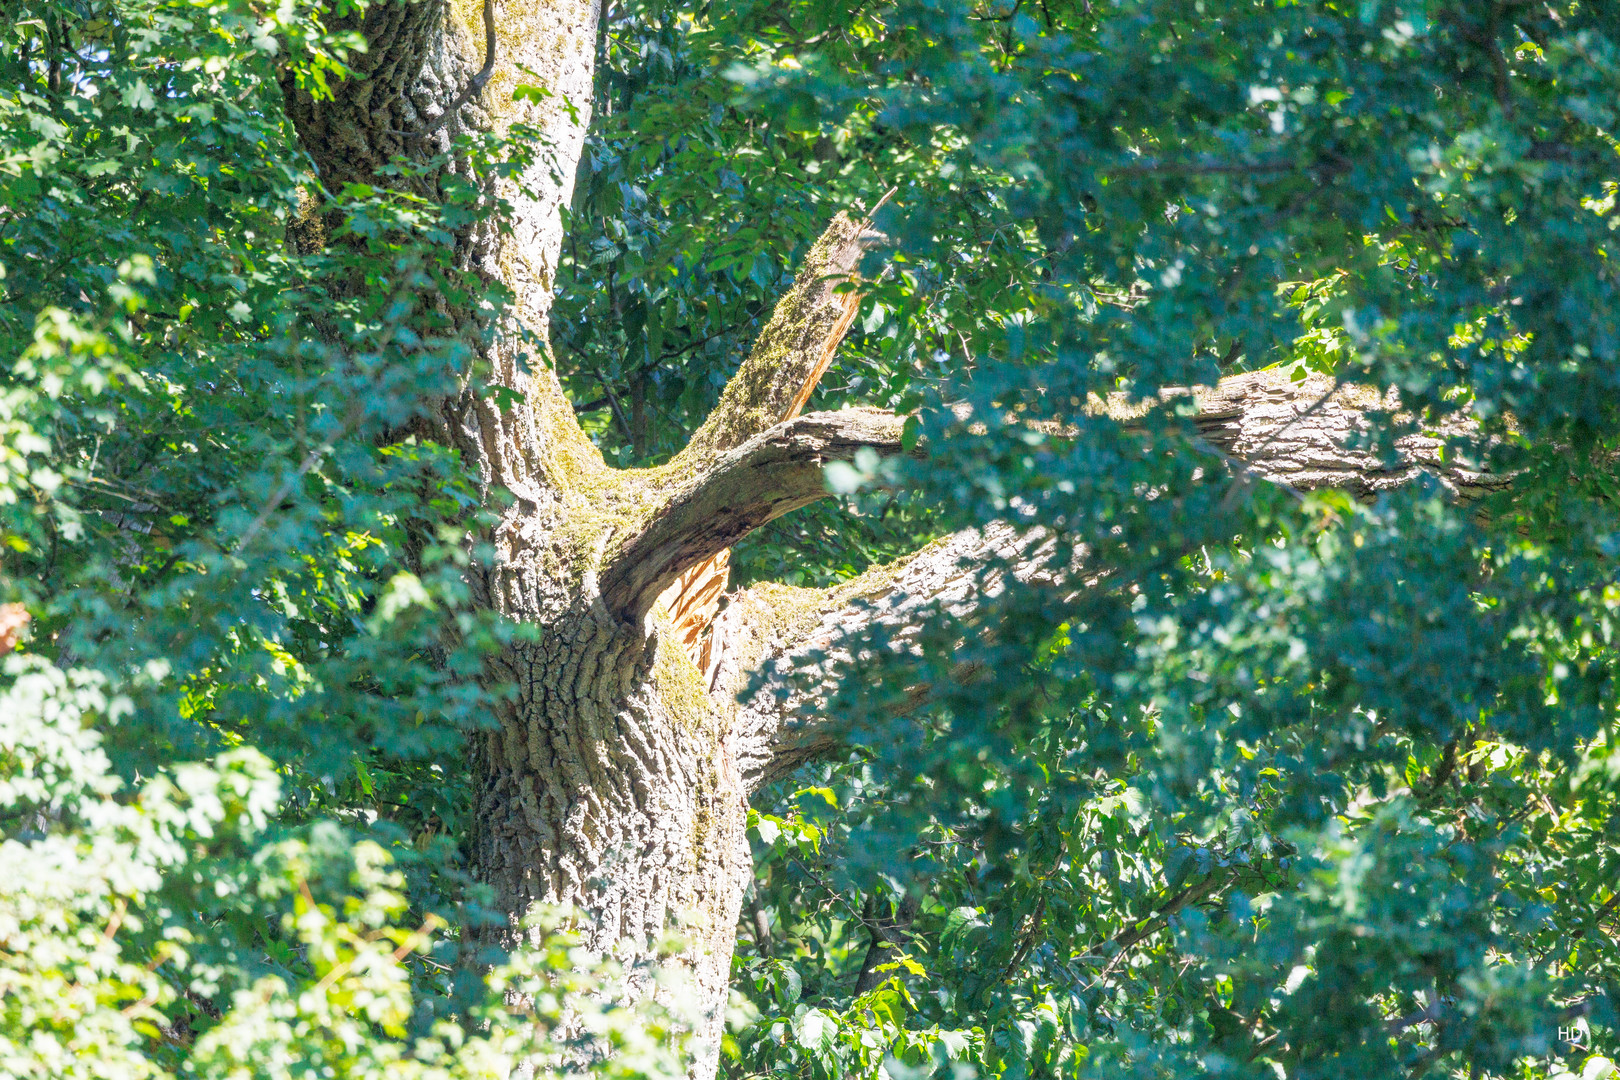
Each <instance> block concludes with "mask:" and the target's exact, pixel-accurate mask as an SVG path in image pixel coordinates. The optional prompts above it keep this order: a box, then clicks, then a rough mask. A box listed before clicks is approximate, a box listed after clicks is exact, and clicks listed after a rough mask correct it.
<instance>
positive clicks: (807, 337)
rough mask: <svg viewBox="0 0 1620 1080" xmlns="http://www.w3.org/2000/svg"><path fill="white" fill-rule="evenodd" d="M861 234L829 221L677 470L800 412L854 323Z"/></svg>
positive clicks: (862, 229) (856, 226)
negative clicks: (855, 280)
mask: <svg viewBox="0 0 1620 1080" xmlns="http://www.w3.org/2000/svg"><path fill="white" fill-rule="evenodd" d="M866 226H867V223H866V222H863V221H854V220H851V218H850V217H849V215H847V214H844V213H839V214H838V215H837V216H836V217H834V218H833V220H832V224H831V225H828V226H827V231H826V232H824V233H822V235H821V239H820V240H817V241H816V243H815V246H813V247H812V248H811V249H810V252H809V254H808V255H806V256H805V260H804V266H803V267H802V268H801V269H800V270H799V275H798V277H797V278H795V279H794V282H793V287H792V288H791V289H789V290H788V292H787V294H786V295H785V296H783V297H782V299H781V300H779V301H777V304H776V310H775V311H774V312H773V313H772V314H771V319H770V321H769V322H768V323H766V324H765V329H764V330H763V331H761V332H760V335H759V340H758V341H756V342H755V343H754V350H753V352H751V353H750V354H749V356H748V359H747V360H745V361H743V365H742V367H741V368H739V369H738V370H737V374H736V375H734V376H732V378H731V381H730V382H729V383H727V384H726V389H725V391H724V392H723V393H722V394H721V395H720V403H719V404H718V405H716V406H715V408H714V411H713V412H712V413H710V414H709V418H708V419H707V420H706V421H704V423H703V426H702V427H701V428H699V429H698V431H697V433H696V434H695V435H693V436H692V440H691V442H689V443H688V444H687V447H686V449H685V450H683V451H682V452H681V455H680V457H679V458H677V459H676V461H677V462H678V463H684V464H686V465H688V466H692V465H700V464H702V463H704V462H707V461H709V460H712V459H713V458H715V457H717V456H719V455H720V454H723V453H725V452H726V451H727V450H731V449H734V448H735V447H738V446H741V445H742V444H743V443H744V442H746V441H748V440H749V439H750V438H752V437H753V436H755V435H758V434H759V433H760V432H762V431H765V430H766V429H767V428H769V427H771V425H773V424H776V423H777V422H779V421H781V420H784V419H788V418H790V417H792V416H793V415H794V414H795V413H797V412H798V410H799V409H801V408H803V407H804V403H805V401H806V400H807V399H808V397H809V394H810V391H811V390H812V389H814V387H815V384H816V382H817V380H819V379H820V378H821V374H822V372H823V371H825V370H826V368H827V364H828V363H829V362H830V361H831V360H832V355H833V353H834V351H836V350H837V348H838V344H839V342H840V341H842V340H843V337H844V334H845V332H846V331H847V330H848V329H849V325H850V323H851V322H852V321H853V320H854V317H855V310H856V307H857V305H858V304H859V294H857V293H855V292H852V291H850V290H849V288H848V286H849V285H851V284H852V283H853V282H854V279H855V270H856V267H857V266H858V264H859V263H860V260H861V252H862V250H864V247H865V245H866V244H868V243H870V242H871V240H872V239H874V234H872V233H871V232H869V231H868V230H867V227H866ZM841 285H842V286H845V287H844V288H843V289H842V290H840V288H839V286H841Z"/></svg>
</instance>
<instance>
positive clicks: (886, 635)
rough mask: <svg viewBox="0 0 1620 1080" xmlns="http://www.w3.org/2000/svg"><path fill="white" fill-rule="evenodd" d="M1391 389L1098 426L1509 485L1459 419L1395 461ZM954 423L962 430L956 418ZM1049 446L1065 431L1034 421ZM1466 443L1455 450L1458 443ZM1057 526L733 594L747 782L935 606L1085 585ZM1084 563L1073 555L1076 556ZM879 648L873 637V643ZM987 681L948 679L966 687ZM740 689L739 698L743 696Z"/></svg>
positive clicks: (902, 705) (1286, 393) (1325, 391)
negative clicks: (1381, 444)
mask: <svg viewBox="0 0 1620 1080" xmlns="http://www.w3.org/2000/svg"><path fill="white" fill-rule="evenodd" d="M1396 405H1397V402H1396V401H1395V399H1394V396H1393V395H1392V394H1379V393H1377V392H1376V391H1372V390H1368V389H1366V388H1362V387H1355V386H1343V385H1340V384H1338V383H1336V382H1335V381H1334V380H1333V379H1331V378H1328V377H1325V376H1321V375H1314V374H1313V375H1311V376H1310V377H1308V378H1306V379H1304V380H1302V381H1295V380H1294V379H1293V378H1291V377H1290V375H1289V373H1288V372H1287V371H1282V370H1274V371H1265V372H1254V373H1250V374H1245V375H1239V376H1235V377H1233V378H1230V379H1225V380H1222V382H1221V383H1220V384H1219V385H1218V386H1215V387H1200V388H1195V389H1190V390H1189V389H1170V390H1166V391H1164V392H1163V393H1162V394H1160V395H1158V396H1156V397H1155V398H1152V399H1146V400H1142V399H1134V400H1133V399H1129V398H1126V397H1125V396H1123V395H1115V396H1112V397H1110V398H1109V399H1108V400H1107V401H1102V400H1094V401H1093V402H1092V404H1091V406H1090V407H1089V408H1088V410H1087V411H1088V412H1089V413H1091V414H1092V415H1093V416H1099V415H1106V416H1108V417H1110V418H1112V419H1113V420H1115V421H1117V422H1119V423H1120V424H1121V425H1122V426H1123V427H1124V428H1125V429H1126V430H1130V429H1133V428H1142V427H1145V426H1146V425H1147V417H1148V414H1149V413H1150V412H1152V411H1153V410H1154V409H1162V408H1166V407H1169V408H1173V409H1176V410H1177V411H1179V412H1182V413H1183V414H1184V419H1185V421H1186V422H1189V423H1190V425H1191V427H1192V429H1193V433H1194V434H1195V436H1196V438H1197V440H1198V442H1199V443H1200V444H1202V449H1203V450H1204V451H1205V452H1210V451H1213V452H1214V453H1216V454H1218V455H1219V456H1221V457H1222V458H1223V459H1224V460H1225V461H1226V462H1227V464H1228V465H1229V466H1231V467H1232V468H1234V469H1238V470H1241V471H1243V472H1245V473H1247V474H1249V475H1251V476H1254V477H1256V478H1260V479H1264V480H1267V481H1270V482H1273V483H1277V484H1280V485H1284V486H1286V487H1288V488H1290V489H1291V490H1295V491H1306V490H1312V489H1320V488H1336V489H1341V490H1344V491H1347V492H1348V493H1350V494H1351V495H1353V496H1355V497H1356V498H1359V499H1363V500H1367V499H1371V498H1373V497H1375V496H1376V495H1377V494H1378V493H1379V492H1381V491H1385V490H1388V489H1391V488H1394V487H1398V486H1400V485H1402V484H1406V483H1411V482H1412V481H1413V480H1415V479H1417V478H1418V477H1420V476H1424V475H1428V476H1432V477H1434V478H1436V479H1437V480H1439V482H1440V483H1442V484H1444V485H1445V486H1446V487H1447V488H1448V489H1450V490H1451V491H1452V492H1453V494H1454V495H1455V496H1456V497H1457V498H1458V499H1459V500H1461V501H1467V500H1469V499H1472V498H1476V497H1478V496H1480V495H1482V494H1485V493H1486V492H1489V491H1493V490H1498V489H1500V488H1502V487H1505V486H1506V485H1507V484H1508V483H1509V478H1508V477H1504V476H1499V475H1493V474H1491V473H1489V472H1485V471H1482V470H1480V469H1477V468H1472V467H1469V466H1468V465H1467V464H1464V463H1463V459H1461V458H1459V457H1458V456H1457V455H1458V451H1459V450H1466V449H1467V448H1468V447H1467V444H1468V442H1469V441H1470V440H1473V441H1477V440H1478V438H1479V427H1478V424H1477V423H1476V422H1475V421H1474V420H1472V419H1471V418H1470V417H1468V416H1466V415H1459V416H1454V417H1449V418H1446V419H1445V420H1444V421H1442V422H1441V423H1439V424H1438V425H1435V426H1432V427H1430V428H1429V429H1427V430H1422V431H1419V432H1416V433H1411V434H1405V435H1401V436H1399V437H1398V438H1396V439H1395V440H1394V443H1393V451H1392V453H1389V454H1384V453H1379V452H1376V451H1375V450H1374V449H1373V448H1372V444H1373V440H1372V439H1370V438H1369V436H1370V435H1371V434H1372V433H1373V425H1374V424H1375V423H1376V422H1378V420H1379V419H1380V417H1383V418H1384V419H1387V420H1388V421H1389V422H1390V423H1392V424H1393V425H1395V426H1397V427H1398V428H1407V429H1410V428H1411V427H1413V426H1415V425H1414V424H1413V422H1412V420H1411V418H1410V417H1402V416H1399V415H1398V414H1397V410H1396ZM958 419H959V420H962V421H965V422H966V423H968V424H969V426H970V430H971V429H972V425H973V418H972V417H971V415H968V414H966V413H965V411H959V412H958ZM1040 426H1041V427H1042V428H1043V429H1045V430H1048V431H1049V433H1050V434H1053V435H1056V436H1058V437H1064V436H1072V435H1073V434H1075V432H1074V431H1073V430H1072V429H1069V428H1065V427H1061V426H1058V425H1051V424H1045V425H1040ZM1458 443H1461V444H1462V445H1461V446H1459V445H1457V444H1458ZM1053 543H1054V537H1053V535H1052V534H1051V532H1050V531H1049V530H1047V529H1045V528H1043V527H1041V526H1040V525H1039V524H1037V523H1034V522H1030V523H1025V524H1020V525H1014V524H1009V523H1007V522H996V523H992V524H990V525H988V526H986V527H984V528H982V529H969V530H966V531H963V532H960V533H957V534H956V535H954V536H951V537H948V538H946V539H944V540H942V541H939V542H936V543H935V544H932V545H930V546H929V547H927V548H924V549H923V550H921V551H919V552H917V553H916V554H914V555H912V556H910V557H908V558H906V559H903V560H901V561H900V562H898V563H896V564H894V565H892V566H888V567H880V568H877V569H874V570H871V571H869V572H867V573H866V574H863V575H861V577H859V578H857V579H855V580H854V581H853V582H850V583H848V584H846V585H843V586H839V587H838V588H835V589H830V590H809V589H786V588H784V587H783V586H779V585H761V586H755V587H753V588H751V589H748V590H746V591H744V592H742V593H739V594H734V595H733V596H732V598H731V602H730V606H729V607H728V608H727V609H726V610H725V611H724V612H722V613H721V616H720V618H719V619H718V620H717V622H716V625H715V651H714V655H715V661H714V665H713V668H712V671H713V675H712V680H711V688H712V689H711V692H712V693H713V694H714V695H715V696H716V700H717V701H731V702H734V703H737V712H736V714H735V718H734V722H733V724H732V733H733V734H732V738H733V740H734V749H733V753H734V756H735V759H736V761H737V764H738V767H739V771H740V772H741V775H742V776H743V778H744V781H745V783H747V784H748V785H749V786H750V787H753V786H756V785H758V784H761V783H765V782H768V781H770V780H772V779H777V778H780V777H781V776H784V775H786V774H787V773H789V772H791V771H792V770H793V769H794V768H796V767H797V766H798V765H800V764H802V763H804V762H806V761H809V760H812V759H815V758H817V757H820V756H824V755H826V754H828V753H832V752H835V751H836V750H837V749H838V747H839V745H840V742H841V739H842V732H841V731H840V730H838V728H837V726H836V725H834V724H832V723H830V722H829V718H827V717H826V716H825V715H824V712H825V709H824V706H825V703H826V702H827V701H828V700H829V699H830V698H831V697H832V695H833V692H834V691H835V690H836V688H837V686H838V683H839V680H840V679H841V678H842V676H843V675H844V674H845V673H847V672H848V671H849V670H850V669H851V668H852V667H854V666H855V665H856V664H858V663H859V662H861V661H863V660H864V659H867V657H864V656H862V655H856V653H857V651H858V650H860V649H863V648H867V649H870V648H873V647H883V648H888V649H892V650H901V651H904V650H908V649H914V648H915V644H914V642H915V639H916V638H917V636H918V634H919V632H920V628H921V626H922V625H923V624H924V622H925V621H926V620H927V619H928V618H929V617H930V616H932V615H934V614H936V613H939V612H941V611H943V612H944V613H946V614H948V615H949V616H951V617H953V618H958V619H970V618H971V617H972V613H973V611H974V609H975V608H976V607H977V606H979V605H980V603H981V601H982V600H983V599H984V598H985V597H988V596H993V595H995V594H996V593H998V592H1000V591H1001V590H1002V588H1004V587H1005V585H1006V582H1007V577H1008V576H1009V575H1010V576H1012V577H1014V578H1017V579H1018V580H1020V581H1026V582H1030V581H1035V580H1037V579H1038V578H1041V577H1043V576H1044V577H1046V578H1050V579H1051V580H1050V582H1049V583H1051V584H1059V583H1060V581H1061V582H1069V581H1072V582H1073V584H1072V585H1068V586H1066V587H1070V588H1087V587H1092V586H1094V585H1095V584H1096V583H1097V582H1098V581H1100V580H1101V579H1102V578H1103V577H1105V576H1107V569H1108V568H1106V567H1095V568H1092V569H1090V570H1087V571H1085V572H1081V571H1080V567H1079V564H1078V563H1076V564H1074V565H1071V566H1069V567H1068V568H1067V569H1066V570H1064V569H1062V568H1054V567H1052V566H1050V565H1049V563H1050V558H1049V555H1050V549H1051V545H1052V544H1053ZM1081 554H1083V553H1079V552H1077V554H1076V558H1077V559H1078V558H1079V557H1080V555H1081ZM874 643H876V644H875V645H874ZM980 674H981V673H978V672H975V671H970V670H965V669H964V670H961V671H956V672H952V673H951V676H950V677H951V678H952V679H953V680H956V681H968V680H971V679H972V678H975V677H978V676H979V675H980ZM934 689H935V688H933V687H930V686H923V685H917V686H910V687H906V688H903V689H902V690H900V691H898V692H897V694H896V696H895V698H894V700H893V701H891V702H890V703H889V707H890V708H891V710H898V711H902V712H903V711H906V710H908V709H911V708H916V707H918V706H920V705H922V704H924V703H926V702H927V701H928V700H930V699H931V698H932V697H933V696H934ZM739 694H742V695H744V697H743V699H742V700H741V701H740V702H738V701H737V698H738V695H739Z"/></svg>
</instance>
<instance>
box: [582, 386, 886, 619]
mask: <svg viewBox="0 0 1620 1080" xmlns="http://www.w3.org/2000/svg"><path fill="white" fill-rule="evenodd" d="M902 424H903V420H902V419H901V418H900V417H898V416H895V415H893V414H891V413H887V412H883V411H881V410H878V409H847V410H845V411H843V412H827V413H811V414H809V415H808V416H800V417H797V418H796V419H793V420H786V421H783V422H782V423H780V424H777V425H776V426H775V427H772V428H770V429H769V430H768V431H765V432H764V433H763V434H760V435H756V436H754V437H753V438H752V439H749V440H748V441H747V442H745V443H743V444H742V445H741V446H738V447H737V448H736V449H734V450H731V451H730V452H728V453H726V454H723V455H722V456H721V457H720V458H719V459H718V460H717V461H715V463H714V465H713V466H712V467H711V468H709V469H707V470H706V471H704V472H702V473H699V474H698V475H696V476H694V477H692V478H691V479H690V480H688V481H687V482H686V483H684V484H681V485H679V486H677V487H676V488H675V489H674V490H673V491H672V492H671V493H670V495H669V497H668V498H667V499H666V500H665V501H664V503H663V504H662V506H660V507H659V508H658V509H657V510H656V511H654V512H653V513H652V514H651V515H650V516H649V517H648V519H647V524H646V527H645V528H644V529H643V530H642V531H641V532H639V533H637V534H635V535H632V536H629V537H626V538H625V539H624V541H623V542H621V543H620V545H619V546H618V548H617V550H616V551H614V552H613V553H611V554H610V556H609V557H608V559H607V563H606V566H605V568H604V570H603V572H602V578H601V584H602V597H603V600H604V601H605V602H606V603H607V606H608V609H609V610H610V611H613V612H614V613H615V614H617V615H619V616H621V617H622V618H624V619H626V620H629V621H632V622H639V621H640V620H641V619H642V618H643V617H644V616H645V615H646V614H647V612H648V611H649V610H651V608H652V605H653V602H654V601H655V600H656V599H657V598H658V595H659V594H660V593H662V592H663V591H664V590H665V589H666V588H667V587H668V586H669V585H670V584H671V583H672V582H673V581H674V580H675V579H676V578H677V577H678V576H680V574H681V573H682V572H683V571H685V570H687V569H689V568H691V567H693V566H697V565H698V564H700V563H703V562H705V561H707V560H708V559H710V558H713V557H714V556H715V555H717V554H718V553H720V552H722V551H724V550H726V549H727V548H729V547H730V546H731V545H732V544H734V543H736V542H737V541H738V540H740V539H742V538H743V537H744V536H746V535H748V534H749V533H750V532H752V531H753V530H755V529H757V528H759V527H760V526H761V525H764V524H765V523H766V522H768V521H771V520H772V519H773V518H778V517H780V516H782V515H783V514H785V513H787V512H788V511H789V510H796V509H798V508H799V507H801V506H804V505H806V504H807V503H811V502H814V501H815V500H817V499H819V498H821V497H822V496H824V495H826V494H827V482H826V480H825V478H824V476H823V469H824V467H825V466H826V465H827V463H828V462H831V461H841V460H847V459H849V458H851V457H853V456H854V455H855V451H857V450H859V449H861V448H862V447H869V448H872V449H875V450H877V451H878V452H880V453H885V454H893V453H898V452H899V451H900V430H901V426H902Z"/></svg>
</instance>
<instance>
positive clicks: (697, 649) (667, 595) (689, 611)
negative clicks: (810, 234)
mask: <svg viewBox="0 0 1620 1080" xmlns="http://www.w3.org/2000/svg"><path fill="white" fill-rule="evenodd" d="M885 198H887V196H885ZM861 296H862V294H861V293H859V292H857V291H855V290H853V289H852V290H850V291H848V292H846V293H844V294H843V297H842V300H841V305H842V309H843V310H842V311H840V312H839V315H838V321H837V322H836V323H834V324H833V328H832V332H831V333H830V334H828V335H827V341H826V343H825V344H824V345H822V347H821V355H820V356H818V357H817V358H816V364H815V366H814V367H813V368H811V369H810V373H809V375H808V376H807V377H806V378H805V380H804V385H803V386H801V387H800V388H799V392H798V393H797V394H795V395H793V401H792V403H791V404H789V405H788V407H787V410H786V411H784V412H783V413H782V416H781V417H780V419H781V420H791V419H793V418H794V417H795V416H798V415H799V413H801V412H803V411H804V407H805V405H807V404H809V401H810V395H811V394H813V393H815V389H816V384H817V383H819V382H820V381H821V377H822V376H823V375H825V374H826V373H827V368H828V366H829V365H831V364H832V358H833V355H834V354H835V353H837V352H838V346H839V345H840V344H841V343H842V342H843V340H844V335H845V334H847V333H849V328H850V326H851V325H852V324H853V323H854V322H855V314H856V312H858V311H860V308H861ZM730 583H731V550H730V549H729V548H728V549H726V550H725V551H722V552H720V554H718V555H716V556H715V557H714V558H712V559H710V560H709V561H708V562H705V563H699V564H698V565H697V566H694V567H692V568H691V569H690V570H687V571H686V572H685V573H683V574H682V575H681V576H680V577H678V578H676V579H675V583H674V584H673V585H671V586H670V587H669V588H667V589H665V590H664V591H663V592H662V593H661V594H659V597H658V602H657V606H658V607H659V608H660V609H661V610H663V611H664V612H666V613H667V614H668V615H669V618H670V622H672V623H674V625H675V640H676V641H678V642H680V644H681V647H682V648H683V649H685V650H686V655H687V656H689V657H691V659H692V663H694V664H696V665H697V669H698V670H699V671H701V672H703V673H704V674H705V676H707V675H708V673H709V672H710V671H712V668H713V664H712V661H713V659H714V657H713V648H714V634H713V633H712V632H711V628H712V627H713V626H714V617H715V615H717V614H718V613H719V611H720V599H721V597H723V596H724V595H725V592H726V586H727V585H729V584H730Z"/></svg>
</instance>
